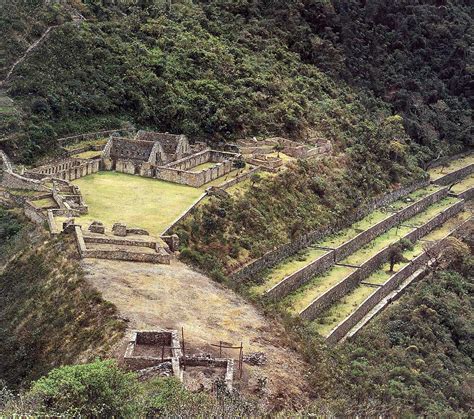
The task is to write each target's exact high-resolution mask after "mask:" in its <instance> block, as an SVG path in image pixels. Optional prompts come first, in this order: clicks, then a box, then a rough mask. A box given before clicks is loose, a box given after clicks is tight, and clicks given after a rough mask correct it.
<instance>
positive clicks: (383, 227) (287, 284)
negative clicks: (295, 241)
mask: <svg viewBox="0 0 474 419" xmlns="http://www.w3.org/2000/svg"><path fill="white" fill-rule="evenodd" d="M447 195H448V188H443V189H440V190H438V191H436V192H433V193H432V194H429V195H427V196H425V197H424V198H421V199H420V200H418V201H416V202H415V203H413V204H411V205H409V206H408V207H406V208H404V209H402V210H400V211H398V212H396V213H394V214H393V215H392V216H389V217H388V218H386V219H384V220H382V221H380V222H379V223H377V224H375V225H374V226H372V227H370V228H369V229H367V230H365V231H363V232H362V233H360V234H358V235H357V236H355V237H354V238H353V239H351V240H348V241H347V242H345V243H344V244H342V245H341V246H339V247H337V248H335V249H334V250H330V251H328V253H327V254H326V255H324V256H321V257H320V258H318V259H316V260H315V261H313V262H311V263H309V264H308V265H306V266H304V267H303V268H301V269H299V270H298V271H296V272H294V273H293V274H291V275H288V276H287V277H285V278H283V279H282V280H281V281H280V282H279V283H278V284H276V285H275V286H274V287H272V288H271V289H269V290H268V291H267V292H266V293H265V296H267V297H269V298H274V299H277V298H283V297H285V296H286V295H288V294H289V293H291V292H292V291H295V290H296V289H298V288H299V287H300V286H301V285H303V284H305V283H306V282H308V281H309V280H310V279H311V278H312V277H313V276H314V275H317V274H319V273H321V272H324V271H325V270H327V269H329V268H330V267H331V266H333V265H334V264H336V263H337V262H340V261H341V260H343V259H345V258H346V257H347V256H349V255H351V254H352V253H354V252H355V251H357V250H359V249H360V248H361V247H363V246H365V245H366V244H367V243H370V242H371V241H372V240H373V239H375V238H376V237H378V236H379V235H381V234H383V233H385V232H386V231H388V230H390V229H391V228H393V227H395V226H396V225H398V224H400V222H402V221H405V220H407V219H409V218H411V217H413V216H414V215H415V214H418V213H419V212H421V211H423V210H425V209H426V208H427V207H429V206H430V205H431V204H433V203H434V202H437V201H439V200H440V199H442V198H444V197H446V196H447Z"/></svg>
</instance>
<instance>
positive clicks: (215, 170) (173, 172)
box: [156, 160, 232, 188]
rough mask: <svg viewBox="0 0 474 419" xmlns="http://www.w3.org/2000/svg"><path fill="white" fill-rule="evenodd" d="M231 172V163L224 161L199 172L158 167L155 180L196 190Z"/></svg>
mask: <svg viewBox="0 0 474 419" xmlns="http://www.w3.org/2000/svg"><path fill="white" fill-rule="evenodd" d="M231 171H232V162H231V161H230V160H224V161H223V162H222V163H216V165H215V166H213V167H210V168H208V169H204V170H201V171H200V172H192V171H185V170H179V169H174V168H172V167H158V168H157V169H156V178H157V179H161V180H165V181H168V182H173V183H180V184H182V185H188V186H192V187H195V188H198V187H201V186H202V185H205V184H206V183H209V182H211V181H213V180H215V179H218V178H220V177H222V176H224V175H226V174H228V173H230V172H231Z"/></svg>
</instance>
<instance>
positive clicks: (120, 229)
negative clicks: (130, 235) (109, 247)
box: [112, 223, 127, 237]
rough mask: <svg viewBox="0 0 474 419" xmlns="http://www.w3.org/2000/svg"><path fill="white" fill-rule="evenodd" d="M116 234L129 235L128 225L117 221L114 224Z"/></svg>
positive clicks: (113, 231) (113, 228) (113, 229)
mask: <svg viewBox="0 0 474 419" xmlns="http://www.w3.org/2000/svg"><path fill="white" fill-rule="evenodd" d="M112 233H113V234H114V236H119V237H125V236H126V235H127V226H126V225H125V224H123V223H115V224H114V225H113V226H112Z"/></svg>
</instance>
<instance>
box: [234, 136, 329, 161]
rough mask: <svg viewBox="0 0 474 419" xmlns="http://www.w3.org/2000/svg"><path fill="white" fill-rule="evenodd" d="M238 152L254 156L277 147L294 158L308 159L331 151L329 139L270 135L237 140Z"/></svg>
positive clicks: (267, 152)
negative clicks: (297, 140)
mask: <svg viewBox="0 0 474 419" xmlns="http://www.w3.org/2000/svg"><path fill="white" fill-rule="evenodd" d="M237 145H238V147H239V149H240V152H241V153H242V154H243V155H244V156H246V158H248V157H250V158H255V157H256V156H259V155H265V154H271V153H274V152H275V151H276V148H277V147H279V148H280V150H281V152H282V153H284V154H286V155H288V156H290V157H294V158H296V159H308V158H311V157H317V156H320V155H324V154H328V153H330V152H331V151H332V143H331V142H330V141H329V140H324V139H320V138H313V139H310V140H308V142H307V143H306V144H305V143H299V142H296V141H292V140H288V139H287V138H282V137H272V138H266V139H261V140H257V139H256V138H246V139H241V140H239V141H238V142H237Z"/></svg>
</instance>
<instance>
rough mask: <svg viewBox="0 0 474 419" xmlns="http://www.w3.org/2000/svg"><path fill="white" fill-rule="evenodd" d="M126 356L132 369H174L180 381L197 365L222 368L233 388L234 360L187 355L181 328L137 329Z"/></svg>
mask: <svg viewBox="0 0 474 419" xmlns="http://www.w3.org/2000/svg"><path fill="white" fill-rule="evenodd" d="M241 356H242V353H241ZM123 359H124V363H125V365H126V366H127V367H128V368H129V369H130V370H135V371H138V372H139V374H140V375H141V376H144V375H145V376H149V375H153V373H158V372H160V371H163V370H166V369H170V370H171V373H172V375H173V376H174V377H176V378H177V379H178V380H180V381H185V380H186V373H185V372H186V371H188V369H191V370H192V369H193V368H195V367H206V368H210V369H216V370H220V371H221V379H222V380H223V381H224V384H225V387H226V389H227V391H229V392H232V390H233V380H234V360H233V359H231V358H215V357H211V356H202V355H197V356H196V355H186V354H185V346H184V341H183V342H180V339H179V336H178V331H177V330H152V331H135V332H133V333H132V335H131V339H130V341H129V343H128V345H127V348H126V350H125V354H124V358H123ZM240 368H242V363H240Z"/></svg>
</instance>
